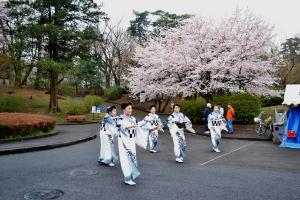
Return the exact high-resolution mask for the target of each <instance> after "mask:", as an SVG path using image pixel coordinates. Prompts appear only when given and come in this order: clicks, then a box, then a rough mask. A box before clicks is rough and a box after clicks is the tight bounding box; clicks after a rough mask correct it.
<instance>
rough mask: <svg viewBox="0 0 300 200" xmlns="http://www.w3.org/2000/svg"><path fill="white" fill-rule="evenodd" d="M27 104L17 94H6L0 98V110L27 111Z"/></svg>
mask: <svg viewBox="0 0 300 200" xmlns="http://www.w3.org/2000/svg"><path fill="white" fill-rule="evenodd" d="M28 110H29V105H27V104H26V103H25V101H24V100H23V99H22V98H20V97H17V96H13V95H10V96H7V97H4V98H0V112H28Z"/></svg>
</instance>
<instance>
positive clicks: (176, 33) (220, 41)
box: [126, 9, 279, 100]
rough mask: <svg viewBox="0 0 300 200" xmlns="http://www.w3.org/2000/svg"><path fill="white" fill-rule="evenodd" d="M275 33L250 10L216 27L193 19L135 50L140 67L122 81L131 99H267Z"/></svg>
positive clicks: (272, 79) (274, 57) (272, 72)
mask: <svg viewBox="0 0 300 200" xmlns="http://www.w3.org/2000/svg"><path fill="white" fill-rule="evenodd" d="M272 39H273V27H272V26H270V25H269V24H268V23H266V22H265V21H264V20H263V19H261V18H260V17H257V16H255V15H254V14H253V13H251V12H250V11H249V10H246V11H243V10H240V9H237V10H236V11H235V12H234V13H233V14H232V15H231V16H229V17H225V18H224V19H223V20H222V21H221V22H219V23H215V22H213V21H211V20H208V19H205V18H202V17H193V18H192V19H190V20H187V21H186V22H185V24H184V25H182V26H180V27H176V28H173V29H168V30H166V31H162V32H161V35H160V36H159V37H155V38H152V39H150V40H149V42H148V43H147V44H144V46H141V45H140V46H137V47H136V49H135V54H134V59H135V60H136V61H137V63H138V67H132V68H131V69H129V74H128V76H127V77H126V78H127V81H128V86H129V88H130V90H131V92H132V94H133V96H138V95H139V93H140V92H144V93H145V95H146V97H147V98H149V99H155V98H161V97H174V96H177V95H181V96H182V97H188V96H192V95H199V96H202V97H204V98H205V99H207V100H208V99H210V97H211V96H212V95H213V94H215V93H216V92H232V93H233V92H249V93H253V94H270V95H274V92H273V91H272V90H271V89H269V88H270V86H271V85H273V84H275V83H276V81H277V78H276V76H275V74H276V71H277V67H276V66H277V63H278V61H279V57H278V55H277V54H274V53H271V51H270V50H271V48H272V46H273V43H272Z"/></svg>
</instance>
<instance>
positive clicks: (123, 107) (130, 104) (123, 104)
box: [121, 102, 132, 110]
mask: <svg viewBox="0 0 300 200" xmlns="http://www.w3.org/2000/svg"><path fill="white" fill-rule="evenodd" d="M128 106H132V103H131V102H127V103H122V104H121V108H122V110H124V109H126V108H127V107H128Z"/></svg>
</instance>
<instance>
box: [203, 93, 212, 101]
mask: <svg viewBox="0 0 300 200" xmlns="http://www.w3.org/2000/svg"><path fill="white" fill-rule="evenodd" d="M201 97H202V98H203V99H205V101H206V103H210V101H211V100H212V99H211V98H212V94H205V95H201Z"/></svg>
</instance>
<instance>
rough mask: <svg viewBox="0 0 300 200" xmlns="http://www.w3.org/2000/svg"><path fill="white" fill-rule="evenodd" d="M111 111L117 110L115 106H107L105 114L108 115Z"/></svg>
mask: <svg viewBox="0 0 300 200" xmlns="http://www.w3.org/2000/svg"><path fill="white" fill-rule="evenodd" d="M113 109H117V108H116V106H109V107H107V109H106V112H107V113H110V112H111V111H113Z"/></svg>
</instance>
